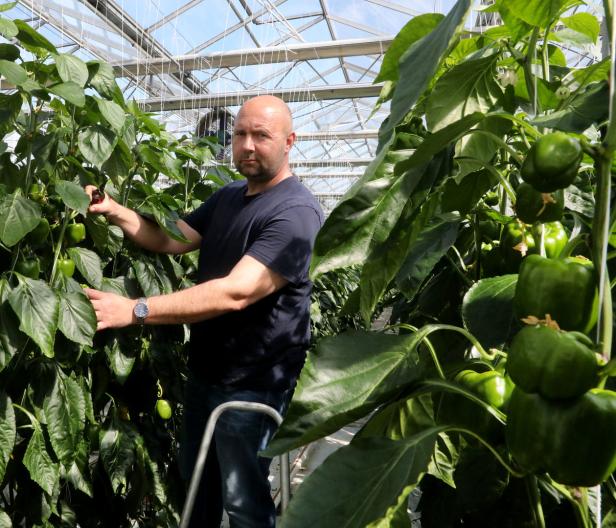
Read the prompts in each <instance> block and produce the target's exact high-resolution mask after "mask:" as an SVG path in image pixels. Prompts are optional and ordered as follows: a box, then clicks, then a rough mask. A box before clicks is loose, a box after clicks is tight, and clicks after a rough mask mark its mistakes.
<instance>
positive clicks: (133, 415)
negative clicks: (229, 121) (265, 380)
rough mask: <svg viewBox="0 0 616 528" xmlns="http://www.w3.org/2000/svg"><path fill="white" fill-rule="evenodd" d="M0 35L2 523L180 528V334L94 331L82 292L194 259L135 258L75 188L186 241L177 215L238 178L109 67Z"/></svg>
mask: <svg viewBox="0 0 616 528" xmlns="http://www.w3.org/2000/svg"><path fill="white" fill-rule="evenodd" d="M14 4H15V3H12V4H5V5H2V6H0V11H4V10H6V9H9V8H10V7H12V6H13V5H14ZM0 34H2V36H3V37H5V38H6V39H7V40H9V39H10V40H11V42H13V43H4V44H0V75H2V77H3V78H4V79H5V80H6V81H7V82H8V83H11V84H12V85H14V87H15V88H14V90H11V91H10V92H8V93H3V94H0V138H1V139H2V141H0V174H2V178H1V179H0V481H1V482H2V485H1V489H2V493H0V525H1V526H77V525H79V526H83V527H87V526H92V527H93V526H118V527H120V526H175V525H177V524H178V518H179V511H181V505H182V502H183V489H182V486H181V485H179V484H176V485H174V486H172V485H170V484H171V483H174V482H175V483H179V482H181V480H180V478H179V475H178V469H177V463H176V447H177V446H176V444H177V430H178V424H179V423H180V420H181V405H180V404H179V402H180V400H181V384H182V379H183V376H184V373H185V354H184V351H185V342H186V339H187V329H186V328H184V327H182V326H177V327H171V326H169V327H158V328H153V327H143V328H142V327H134V328H131V329H128V330H123V331H121V332H115V331H106V332H103V333H101V334H100V335H99V334H95V331H96V317H95V314H94V312H93V309H92V306H91V304H90V303H89V301H88V300H87V298H86V296H85V295H84V294H83V293H82V286H84V285H88V286H90V287H93V288H98V289H102V290H106V291H114V292H117V293H120V294H123V295H131V296H133V297H137V296H141V295H146V296H147V295H156V294H160V293H166V292H171V291H172V290H175V289H177V288H181V287H184V286H188V285H190V284H191V273H192V272H193V271H194V269H195V262H196V261H195V258H194V255H191V254H189V255H185V256H183V257H182V258H181V259H180V258H179V257H174V258H172V257H170V256H166V255H155V254H149V253H147V252H144V251H142V250H139V249H137V248H136V247H134V246H133V245H131V243H130V242H129V241H127V240H124V239H123V236H122V232H121V230H120V229H118V228H117V227H115V226H113V225H110V224H108V223H107V221H106V220H105V219H104V218H102V217H97V216H92V215H89V214H88V213H87V209H88V205H89V197H88V196H87V194H86V193H85V192H84V191H83V187H84V185H86V184H92V185H95V186H97V187H98V188H99V189H100V192H99V193H98V199H100V196H101V195H100V193H101V192H105V193H109V194H110V195H112V196H113V197H114V198H115V199H116V200H117V201H119V202H121V203H123V204H126V205H128V206H130V207H133V208H135V209H137V210H138V211H140V212H141V213H142V214H144V215H146V216H148V217H149V218H150V219H151V220H152V221H154V222H157V223H158V224H159V225H160V226H161V227H162V228H163V229H165V230H166V231H167V232H168V233H169V234H170V235H171V236H172V237H175V238H177V239H181V237H182V235H181V233H180V232H179V231H178V229H177V227H176V226H175V220H177V218H178V217H179V215H181V214H183V213H184V212H186V211H188V210H190V209H192V208H193V207H194V206H196V205H198V204H199V203H201V201H202V200H204V199H205V198H207V196H209V194H210V193H211V192H213V190H214V189H216V188H218V187H219V186H220V185H222V184H224V183H225V182H228V181H230V180H231V179H234V178H235V177H236V176H235V175H234V173H232V172H230V171H228V170H226V169H224V168H221V167H217V166H216V163H215V162H214V161H213V160H214V158H215V156H216V153H217V152H218V150H219V149H220V147H219V146H218V145H217V144H216V141H215V140H214V139H212V138H202V139H199V140H196V141H194V140H192V139H191V138H187V137H182V138H177V137H175V136H173V135H172V134H170V133H168V132H167V131H166V130H165V128H164V126H163V125H162V124H161V123H159V122H158V121H157V120H155V119H154V118H153V117H152V116H151V115H149V114H147V113H144V112H143V111H142V110H140V108H139V107H138V105H137V104H135V103H134V102H127V101H125V100H124V97H123V94H122V91H121V90H120V88H119V87H118V85H117V84H116V82H115V78H114V74H113V70H112V68H111V66H109V65H108V64H106V63H103V62H97V61H91V62H84V61H82V60H80V59H79V58H78V57H76V56H73V55H67V54H62V53H59V52H58V50H57V49H56V48H55V47H54V46H53V45H52V43H51V42H49V41H48V40H47V39H46V38H44V37H43V36H42V35H40V34H39V33H37V32H36V31H34V30H33V29H32V28H31V27H30V26H29V25H28V24H26V23H25V22H23V21H20V20H9V19H6V18H0ZM207 167H209V168H207ZM163 178H164V180H165V181H163Z"/></svg>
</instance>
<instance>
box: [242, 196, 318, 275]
mask: <svg viewBox="0 0 616 528" xmlns="http://www.w3.org/2000/svg"><path fill="white" fill-rule="evenodd" d="M321 223H322V220H321V217H320V215H319V214H318V213H317V211H315V209H313V208H312V207H309V206H303V205H299V206H294V207H288V208H287V209H285V210H283V211H282V212H280V213H278V214H277V215H276V216H275V217H273V218H272V219H271V220H269V222H267V224H266V225H265V226H264V228H263V229H262V230H261V232H260V233H259V236H258V237H257V238H256V240H255V241H254V242H253V243H252V244H251V245H250V247H249V248H248V250H247V251H246V254H247V255H250V256H251V257H253V258H255V259H257V260H258V261H259V262H261V264H263V265H265V266H267V267H268V268H270V269H271V270H272V271H275V272H276V273H278V274H279V275H282V276H283V277H284V278H285V279H286V280H288V281H289V282H291V283H294V284H298V283H299V282H302V281H303V280H305V279H306V278H307V276H308V268H309V266H310V256H311V255H312V249H313V247H314V239H315V238H316V236H317V232H318V231H319V229H320V227H321Z"/></svg>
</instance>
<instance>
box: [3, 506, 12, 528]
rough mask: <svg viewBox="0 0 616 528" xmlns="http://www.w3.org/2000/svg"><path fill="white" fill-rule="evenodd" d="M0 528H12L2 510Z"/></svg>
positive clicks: (8, 518)
mask: <svg viewBox="0 0 616 528" xmlns="http://www.w3.org/2000/svg"><path fill="white" fill-rule="evenodd" d="M0 528H13V523H12V521H11V518H10V517H9V516H8V515H7V513H6V512H5V511H4V510H0Z"/></svg>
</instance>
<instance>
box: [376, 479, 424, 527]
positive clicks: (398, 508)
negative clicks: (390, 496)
mask: <svg viewBox="0 0 616 528" xmlns="http://www.w3.org/2000/svg"><path fill="white" fill-rule="evenodd" d="M412 491H413V486H406V487H405V488H404V489H403V490H402V492H401V493H400V496H399V497H398V500H397V501H396V503H395V504H394V505H393V506H390V507H389V508H387V511H386V512H385V515H384V516H383V517H381V518H380V519H378V520H376V521H374V522H371V523H370V524H368V525H366V528H413V526H412V524H411V518H410V516H409V512H408V508H409V504H408V502H409V495H410V494H411V492H412Z"/></svg>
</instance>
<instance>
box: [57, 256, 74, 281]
mask: <svg viewBox="0 0 616 528" xmlns="http://www.w3.org/2000/svg"><path fill="white" fill-rule="evenodd" d="M58 269H59V270H60V272H61V273H62V275H64V276H65V277H68V278H70V277H72V276H73V274H74V273H75V263H74V262H73V260H72V259H71V258H68V257H67V258H61V259H58Z"/></svg>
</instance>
